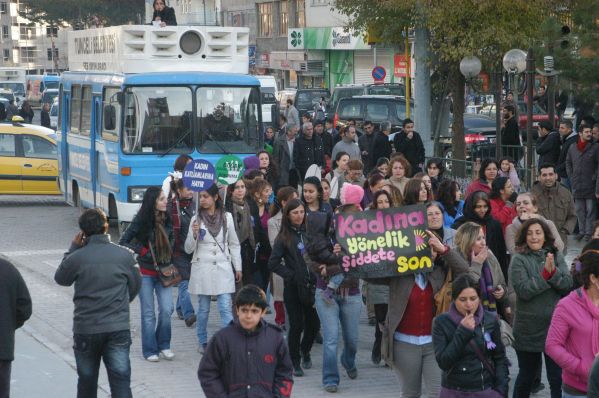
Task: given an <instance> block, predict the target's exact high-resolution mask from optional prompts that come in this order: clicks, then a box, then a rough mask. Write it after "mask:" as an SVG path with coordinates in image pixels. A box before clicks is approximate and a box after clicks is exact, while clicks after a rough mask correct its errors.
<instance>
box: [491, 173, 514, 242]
mask: <svg viewBox="0 0 599 398" xmlns="http://www.w3.org/2000/svg"><path fill="white" fill-rule="evenodd" d="M492 185H493V186H492V188H491V194H490V195H489V199H490V201H491V216H492V217H493V218H494V219H496V220H497V221H499V223H500V224H501V228H502V230H503V233H504V234H505V229H506V228H507V226H508V225H510V224H511V223H512V220H513V219H514V217H516V209H514V204H513V203H512V202H511V200H512V199H511V198H512V193H514V188H513V187H512V182H511V181H510V180H509V178H507V177H497V178H496V179H495V180H493V184H492Z"/></svg>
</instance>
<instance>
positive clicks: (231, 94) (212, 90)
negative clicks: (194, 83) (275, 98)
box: [196, 87, 260, 153]
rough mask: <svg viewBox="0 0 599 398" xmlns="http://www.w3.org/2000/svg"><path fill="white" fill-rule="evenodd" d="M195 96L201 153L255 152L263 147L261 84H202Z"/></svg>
mask: <svg viewBox="0 0 599 398" xmlns="http://www.w3.org/2000/svg"><path fill="white" fill-rule="evenodd" d="M196 97H197V104H198V110H197V117H198V126H199V133H200V134H199V141H198V150H199V151H200V152H203V153H256V152H257V151H258V150H259V149H260V142H259V141H260V135H259V133H260V131H259V124H258V122H259V121H258V114H259V106H258V103H259V98H260V90H259V88H258V87H200V88H198V90H197V93H196Z"/></svg>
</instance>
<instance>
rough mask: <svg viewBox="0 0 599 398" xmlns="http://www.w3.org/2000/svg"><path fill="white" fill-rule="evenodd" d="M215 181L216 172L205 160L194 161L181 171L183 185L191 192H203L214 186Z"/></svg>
mask: <svg viewBox="0 0 599 398" xmlns="http://www.w3.org/2000/svg"><path fill="white" fill-rule="evenodd" d="M215 181H216V171H215V170H214V166H213V165H212V163H210V162H209V161H207V160H204V159H195V160H193V161H192V162H190V163H189V164H188V165H187V166H186V167H185V170H183V184H185V186H186V187H187V188H189V189H191V190H192V191H195V192H200V191H205V190H207V189H208V188H210V187H211V186H212V185H214V183H215Z"/></svg>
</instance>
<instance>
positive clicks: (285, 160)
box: [272, 135, 297, 186]
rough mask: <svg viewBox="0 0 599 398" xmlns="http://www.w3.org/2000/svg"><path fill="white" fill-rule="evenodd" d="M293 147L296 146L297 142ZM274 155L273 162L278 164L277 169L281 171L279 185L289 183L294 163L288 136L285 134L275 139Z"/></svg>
mask: <svg viewBox="0 0 599 398" xmlns="http://www.w3.org/2000/svg"><path fill="white" fill-rule="evenodd" d="M296 142H297V141H296ZM293 147H294V148H295V142H294V144H293ZM272 156H273V162H274V163H275V164H276V165H277V171H278V173H279V179H278V185H279V186H286V185H289V173H290V172H291V165H292V164H293V153H290V152H289V144H287V136H285V135H283V136H282V137H281V138H278V139H276V140H275V144H274V148H273V152H272Z"/></svg>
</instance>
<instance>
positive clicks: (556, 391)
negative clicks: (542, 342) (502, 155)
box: [513, 350, 562, 398]
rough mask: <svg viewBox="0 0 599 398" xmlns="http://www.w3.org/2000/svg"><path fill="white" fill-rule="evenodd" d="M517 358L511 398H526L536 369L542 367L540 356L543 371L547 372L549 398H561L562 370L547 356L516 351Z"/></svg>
mask: <svg viewBox="0 0 599 398" xmlns="http://www.w3.org/2000/svg"><path fill="white" fill-rule="evenodd" d="M516 355H517V356H518V367H519V368H520V371H519V372H518V377H516V383H515V384H514V395H513V398H528V397H529V396H530V390H531V389H532V384H533V381H534V379H535V375H536V374H537V369H538V368H539V367H541V366H542V362H541V356H542V355H544V356H545V369H546V370H547V379H548V381H549V388H550V389H551V398H561V396H562V370H561V368H560V367H559V365H558V364H556V363H555V361H553V359H551V357H550V356H549V355H547V354H543V353H542V352H527V351H519V350H516Z"/></svg>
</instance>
